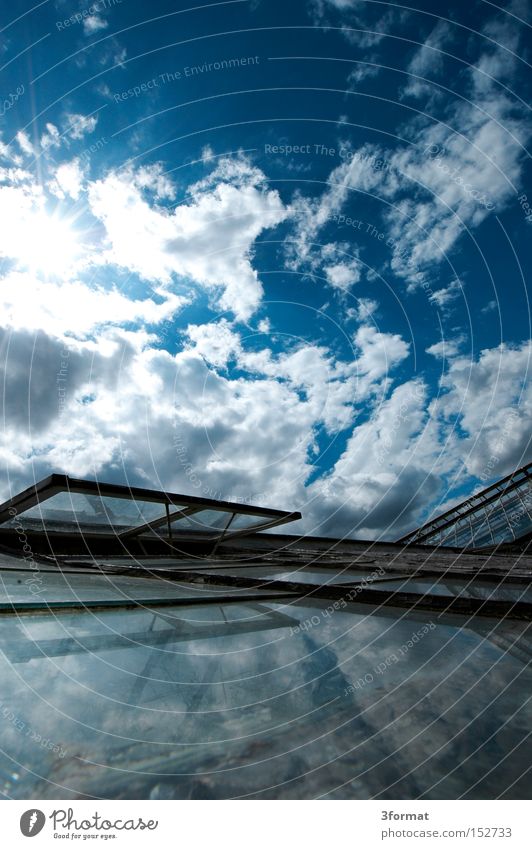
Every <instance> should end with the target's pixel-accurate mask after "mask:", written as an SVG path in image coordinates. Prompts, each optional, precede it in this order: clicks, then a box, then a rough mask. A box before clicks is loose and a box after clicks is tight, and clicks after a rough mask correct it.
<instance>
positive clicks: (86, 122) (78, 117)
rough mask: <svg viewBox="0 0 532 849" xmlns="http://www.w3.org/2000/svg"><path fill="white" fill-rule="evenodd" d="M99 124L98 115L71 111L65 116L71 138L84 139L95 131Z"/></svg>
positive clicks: (67, 131) (67, 132)
mask: <svg viewBox="0 0 532 849" xmlns="http://www.w3.org/2000/svg"><path fill="white" fill-rule="evenodd" d="M97 124H98V116H97V115H82V114H81V113H80V112H75V113H69V114H67V115H66V118H65V127H66V134H67V135H68V136H69V137H70V138H71V139H76V140H77V139H82V138H83V137H84V136H86V135H88V134H90V133H93V132H94V130H95V129H96V125H97Z"/></svg>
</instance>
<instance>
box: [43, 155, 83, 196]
mask: <svg viewBox="0 0 532 849" xmlns="http://www.w3.org/2000/svg"><path fill="white" fill-rule="evenodd" d="M84 185H85V173H84V169H83V168H82V167H81V165H80V161H79V159H72V161H71V162H63V163H62V164H61V165H59V166H58V167H57V168H56V169H55V171H54V176H53V180H51V181H50V183H49V188H50V191H51V192H52V193H53V194H55V195H56V196H57V197H59V198H62V199H64V198H65V196H67V195H68V197H71V198H72V199H73V200H77V198H78V197H79V196H80V194H81V191H82V189H83V188H84Z"/></svg>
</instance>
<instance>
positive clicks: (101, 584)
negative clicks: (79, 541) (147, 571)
mask: <svg viewBox="0 0 532 849" xmlns="http://www.w3.org/2000/svg"><path fill="white" fill-rule="evenodd" d="M250 592H251V593H252V594H254V590H251V591H250V590H242V589H238V588H235V587H231V586H227V587H225V586H215V587H210V586H204V585H202V584H194V583H191V582H187V581H186V578H185V576H183V580H182V581H181V582H180V581H174V580H172V581H168V580H165V579H164V578H163V577H158V578H154V579H150V578H125V577H123V576H121V575H112V574H106V575H96V574H92V575H91V574H90V573H85V574H82V575H80V574H73V573H71V572H70V573H69V572H64V573H61V572H59V571H57V570H54V571H43V570H39V569H36V570H31V571H30V570H28V571H18V570H15V569H13V570H11V571H2V572H1V573H0V604H7V603H10V604H17V603H21V602H32V603H39V604H42V605H43V606H45V605H47V604H53V603H67V602H73V603H76V602H80V601H82V602H86V603H89V602H98V601H123V602H128V601H148V600H150V599H151V600H155V599H172V598H176V599H190V600H191V601H197V600H202V599H207V598H216V597H218V596H220V595H224V596H227V595H230V596H232V597H238V596H239V595H242V594H244V595H249V594H250ZM260 594H261V591H259V595H260ZM0 615H1V614H0Z"/></svg>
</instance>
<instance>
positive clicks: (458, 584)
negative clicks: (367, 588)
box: [373, 578, 532, 602]
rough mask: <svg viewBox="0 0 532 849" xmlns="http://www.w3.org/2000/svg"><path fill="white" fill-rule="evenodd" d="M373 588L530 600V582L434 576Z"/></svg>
mask: <svg viewBox="0 0 532 849" xmlns="http://www.w3.org/2000/svg"><path fill="white" fill-rule="evenodd" d="M373 589H375V590H383V591H388V590H390V591H392V590H394V591H395V590H397V591H398V592H402V593H419V594H420V595H425V594H428V595H439V596H449V597H452V596H462V597H464V598H478V599H491V600H492V601H497V600H499V601H527V602H532V587H531V586H530V584H514V583H512V584H504V583H500V584H497V583H494V582H491V581H478V580H475V581H470V582H469V583H468V582H467V581H465V582H464V581H459V580H452V579H449V578H445V579H440V580H435V579H434V578H416V579H415V580H402V581H401V580H398V581H385V582H384V583H383V584H382V585H375V586H374V587H373Z"/></svg>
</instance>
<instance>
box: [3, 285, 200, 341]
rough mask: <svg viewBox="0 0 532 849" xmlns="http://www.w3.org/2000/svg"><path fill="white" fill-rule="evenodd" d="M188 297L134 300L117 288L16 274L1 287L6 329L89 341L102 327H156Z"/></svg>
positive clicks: (166, 295)
mask: <svg viewBox="0 0 532 849" xmlns="http://www.w3.org/2000/svg"><path fill="white" fill-rule="evenodd" d="M186 302H187V301H186V299H185V298H184V297H179V296H177V295H172V294H170V293H165V294H164V300H162V302H161V303H156V302H155V301H154V300H153V299H151V298H146V299H144V300H134V299H132V298H130V297H127V295H125V294H124V293H122V292H119V291H118V290H117V289H114V288H113V289H104V288H102V287H95V286H88V285H86V284H84V283H82V282H80V281H77V280H74V281H68V282H62V283H57V282H52V281H49V280H48V281H46V282H43V281H41V280H39V279H38V278H36V277H35V275H32V274H28V273H21V272H13V273H11V274H9V275H7V276H6V277H5V278H4V279H3V280H2V285H1V287H0V305H1V313H0V314H1V324H2V325H3V326H4V327H12V328H14V329H16V330H24V331H43V332H45V333H47V334H50V335H52V336H56V337H57V338H61V337H62V336H63V334H64V333H65V332H66V331H68V333H69V334H71V335H76V336H80V337H84V336H85V335H86V334H88V333H90V332H91V331H94V330H95V328H97V327H101V326H102V325H120V324H124V323H126V322H133V323H142V324H149V325H150V324H151V325H156V324H159V323H160V322H162V321H165V320H167V319H169V318H171V317H172V316H173V315H175V314H176V313H177V312H178V311H179V310H180V309H181V307H182V306H183V305H184V304H185V303H186Z"/></svg>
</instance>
